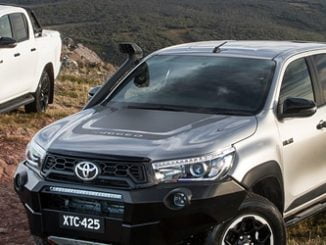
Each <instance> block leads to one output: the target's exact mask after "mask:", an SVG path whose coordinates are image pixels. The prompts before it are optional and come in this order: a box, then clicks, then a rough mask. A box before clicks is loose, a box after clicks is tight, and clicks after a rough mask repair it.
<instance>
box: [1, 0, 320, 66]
mask: <svg viewBox="0 0 326 245" xmlns="http://www.w3.org/2000/svg"><path fill="white" fill-rule="evenodd" d="M3 2H6V1H3ZM7 2H10V3H20V4H26V5H29V6H31V7H32V8H33V9H34V10H35V12H36V13H37V15H38V16H39V18H40V20H41V22H42V24H43V25H45V26H49V27H51V28H54V29H58V30H59V31H61V32H62V33H63V34H64V35H69V36H71V37H73V38H74V39H76V40H78V41H80V42H82V43H83V44H85V45H88V46H90V47H91V48H93V49H95V50H96V51H97V52H98V53H100V54H101V55H102V56H103V57H105V58H106V59H107V60H110V61H113V62H115V63H117V62H118V61H121V57H120V56H119V53H118V50H117V45H116V43H117V42H119V41H135V42H137V43H139V44H140V45H142V47H143V48H144V50H145V51H146V52H150V51H153V50H156V49H158V48H162V47H165V46H168V45H172V44H176V43H182V42H190V41H199V40H211V39H282V40H284V39H287V40H316V41H323V40H325V39H326V2H325V1H323V0H246V1H243V0H227V1H226V0H201V1H198V0H137V1H132V0H119V1H115V0H92V1H88V0H78V1H74V0H56V1H55V0H7Z"/></svg>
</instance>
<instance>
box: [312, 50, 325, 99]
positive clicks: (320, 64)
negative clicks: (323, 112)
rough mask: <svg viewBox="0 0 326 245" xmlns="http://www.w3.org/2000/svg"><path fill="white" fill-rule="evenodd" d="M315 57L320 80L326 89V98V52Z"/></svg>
mask: <svg viewBox="0 0 326 245" xmlns="http://www.w3.org/2000/svg"><path fill="white" fill-rule="evenodd" d="M314 58H315V62H316V66H317V70H318V74H319V80H320V82H321V85H322V88H323V91H324V97H325V98H326V54H320V55H316V56H315V57H314Z"/></svg>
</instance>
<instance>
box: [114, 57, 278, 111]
mask: <svg viewBox="0 0 326 245" xmlns="http://www.w3.org/2000/svg"><path fill="white" fill-rule="evenodd" d="M274 66H275V63H274V62H273V61H271V60H259V59H249V58H248V59H246V58H230V57H214V56H189V55H159V56H154V57H152V58H150V59H149V60H147V61H146V62H145V63H143V64H142V65H141V66H140V67H138V69H137V70H136V71H135V72H134V73H133V74H132V75H131V76H130V77H129V78H127V79H126V81H125V82H124V83H123V84H122V85H121V86H120V87H119V88H118V91H117V92H115V94H114V95H113V96H112V97H111V98H112V99H111V102H116V103H124V104H125V105H129V106H135V105H137V106H140V107H143V108H146V107H157V108H159V107H160V108H161V109H162V108H164V107H165V108H175V109H183V110H201V111H207V112H208V111H209V112H213V113H222V114H223V113H226V114H253V113H256V112H257V110H259V109H260V108H261V107H262V105H263V104H264V102H265V98H266V94H267V92H268V90H269V87H270V82H271V79H272V75H273V70H274Z"/></svg>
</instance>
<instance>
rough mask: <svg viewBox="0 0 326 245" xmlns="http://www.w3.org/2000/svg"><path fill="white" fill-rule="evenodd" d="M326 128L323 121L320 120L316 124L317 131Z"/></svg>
mask: <svg viewBox="0 0 326 245" xmlns="http://www.w3.org/2000/svg"><path fill="white" fill-rule="evenodd" d="M323 128H326V122H325V121H324V120H321V121H320V122H319V123H318V124H317V129H319V130H320V129H323Z"/></svg>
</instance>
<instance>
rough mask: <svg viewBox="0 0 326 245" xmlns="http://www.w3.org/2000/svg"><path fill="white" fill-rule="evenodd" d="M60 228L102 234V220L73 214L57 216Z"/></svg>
mask: <svg viewBox="0 0 326 245" xmlns="http://www.w3.org/2000/svg"><path fill="white" fill-rule="evenodd" d="M59 217H60V218H59V222H60V227H61V228H67V229H74V230H81V231H90V232H98V233H104V219H103V218H98V217H93V216H85V215H75V214H59Z"/></svg>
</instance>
